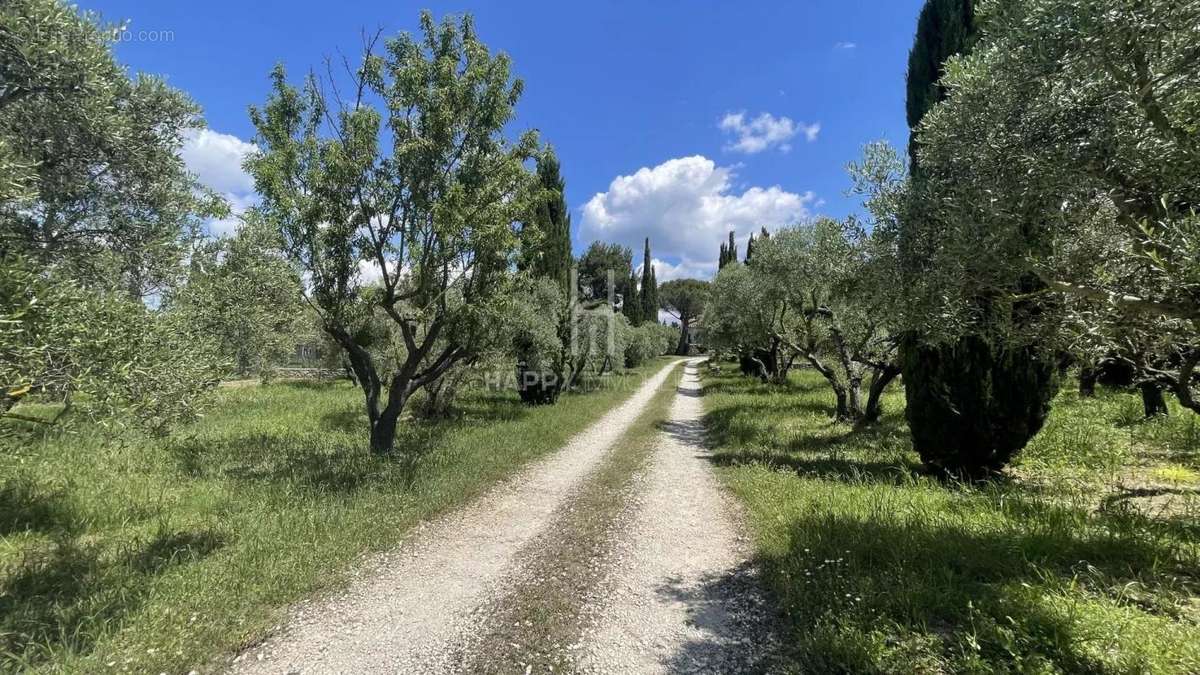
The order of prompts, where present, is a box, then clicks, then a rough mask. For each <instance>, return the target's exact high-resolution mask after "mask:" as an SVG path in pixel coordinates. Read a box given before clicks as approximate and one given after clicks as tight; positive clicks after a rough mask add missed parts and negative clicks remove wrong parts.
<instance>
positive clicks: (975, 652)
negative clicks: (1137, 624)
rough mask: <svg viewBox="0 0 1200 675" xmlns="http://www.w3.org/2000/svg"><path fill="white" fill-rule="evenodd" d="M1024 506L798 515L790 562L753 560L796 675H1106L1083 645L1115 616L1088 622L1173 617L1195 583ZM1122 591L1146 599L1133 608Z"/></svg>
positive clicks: (1120, 536) (1125, 537)
mask: <svg viewBox="0 0 1200 675" xmlns="http://www.w3.org/2000/svg"><path fill="white" fill-rule="evenodd" d="M1022 499H1023V498H1021V497H1016V496H1009V497H1007V498H1006V500H1007V501H1008V502H1012V501H1013V500H1016V501H1017V502H1019V504H1018V506H1017V509H1016V512H1013V511H1010V510H1006V509H1008V505H1005V503H1004V501H1002V500H999V499H993V498H992V497H991V496H987V495H977V496H975V497H974V498H971V499H970V500H969V502H968V503H967V504H958V505H957V506H956V509H955V510H951V511H949V512H947V511H946V510H945V509H944V507H942V508H939V509H937V511H938V513H936V514H935V513H933V512H932V511H930V512H922V511H920V510H914V509H911V508H906V507H908V506H909V505H910V504H911V503H909V502H905V501H903V500H897V501H896V502H895V503H894V504H893V503H884V504H883V505H882V506H881V507H880V509H881V510H880V511H879V512H875V513H864V512H860V511H859V510H857V509H853V508H851V509H846V510H842V508H840V507H839V505H837V504H836V503H834V504H833V505H832V506H830V507H828V508H821V507H816V508H814V509H812V510H804V511H800V512H798V517H795V518H793V519H792V520H791V521H790V522H789V523H788V524H787V525H781V526H780V527H785V528H786V530H787V532H788V533H789V534H788V536H786V537H784V538H782V539H779V538H777V539H778V540H781V541H788V542H789V543H788V546H787V548H786V550H785V551H782V552H780V553H777V554H775V555H768V556H765V557H764V558H763V559H762V560H761V564H762V565H763V567H764V570H765V571H766V574H765V576H766V580H767V584H768V586H769V587H770V588H771V589H772V590H773V591H774V594H775V596H776V597H778V598H780V602H781V609H782V610H783V611H784V612H785V614H786V615H787V616H788V617H789V619H788V623H789V635H786V636H784V638H783V642H784V643H785V644H787V645H790V646H791V647H793V648H794V653H793V654H792V655H791V659H790V660H791V661H792V662H793V663H794V664H796V665H797V666H798V667H799V669H800V670H801V671H804V672H880V671H887V672H893V671H896V670H898V669H899V670H929V669H932V670H939V671H951V672H955V671H961V670H979V669H980V668H982V669H983V670H991V669H999V670H1008V667H1009V666H1011V664H1013V663H1018V662H1023V663H1026V664H1027V665H1030V666H1033V665H1034V664H1037V663H1043V664H1044V663H1051V664H1054V665H1055V666H1056V668H1055V669H1057V670H1062V671H1066V672H1108V671H1109V670H1110V669H1111V668H1112V665H1111V663H1106V662H1105V661H1104V656H1102V655H1098V652H1099V653H1102V652H1103V651H1104V650H1092V649H1089V648H1088V647H1089V646H1090V645H1093V644H1094V643H1095V641H1096V635H1095V626H1096V625H1098V624H1097V622H1100V623H1101V624H1103V623H1106V622H1107V621H1108V620H1110V619H1111V618H1112V617H1114V616H1115V615H1096V614H1090V615H1089V612H1101V611H1104V610H1102V609H1099V608H1100V607H1101V606H1109V607H1111V603H1118V604H1122V605H1124V606H1125V607H1127V608H1130V609H1132V610H1133V611H1135V612H1136V611H1139V610H1140V611H1142V612H1145V613H1147V614H1156V613H1157V614H1160V615H1162V614H1169V611H1168V610H1167V608H1169V607H1173V606H1174V602H1173V599H1174V595H1173V594H1175V593H1177V592H1178V588H1179V587H1178V584H1179V583H1180V580H1181V579H1183V580H1186V583H1188V584H1195V583H1197V582H1198V581H1200V579H1198V578H1197V574H1198V572H1197V570H1196V568H1195V563H1196V561H1195V560H1192V559H1190V558H1189V557H1187V556H1185V555H1183V554H1181V552H1180V549H1179V548H1178V546H1177V545H1176V544H1175V543H1173V542H1172V541H1170V540H1169V539H1166V538H1161V537H1155V536H1147V534H1148V533H1147V531H1146V530H1145V529H1141V528H1131V527H1129V526H1128V524H1127V523H1120V522H1114V521H1113V520H1112V519H1110V518H1107V517H1106V516H1103V515H1095V514H1088V513H1086V512H1084V511H1080V510H1076V509H1070V508H1067V507H1063V506H1061V505H1055V504H1052V503H1049V502H1047V501H1043V500H1037V501H1024V502H1023V503H1020V502H1022ZM1001 514H1004V515H1003V516H1002V515H1001ZM1131 584H1132V585H1134V587H1135V588H1137V589H1139V592H1140V593H1143V594H1145V595H1146V596H1147V597H1149V598H1151V599H1150V600H1147V599H1145V598H1142V599H1140V600H1139V601H1137V602H1136V604H1135V603H1134V602H1133V601H1130V600H1128V599H1127V597H1126V592H1127V590H1128V588H1130V587H1131ZM1193 587H1194V586H1193ZM1159 595H1161V596H1162V600H1161V602H1160V601H1158V600H1154V598H1156V597H1158V596H1159ZM1064 596H1065V597H1064ZM1097 597H1104V598H1105V599H1106V600H1105V601H1104V602H1103V603H1101V602H1099V601H1098V600H1096V598H1097ZM1059 598H1063V599H1061V600H1059ZM1089 599H1091V600H1092V601H1095V602H1096V604H1095V605H1093V606H1091V607H1089V606H1087V602H1088V600H1089ZM1080 602H1082V603H1083V605H1082V606H1081V605H1077V604H1075V603H1080ZM1064 604H1065V605H1066V606H1069V607H1073V609H1071V610H1069V611H1066V610H1064V609H1063V607H1064ZM1159 608H1161V609H1162V611H1161V612H1160V611H1159ZM1123 620H1127V619H1123ZM1147 627H1148V628H1150V629H1155V628H1154V627H1153V626H1147ZM1122 632H1124V629H1123V630H1122ZM1133 639H1136V638H1133ZM1124 646H1125V647H1128V646H1131V645H1129V644H1126V645H1124ZM1110 656H1111V655H1110ZM958 659H964V660H962V661H958ZM973 659H978V660H973ZM980 661H982V663H980ZM1035 669H1036V668H1035ZM1143 669H1144V668H1141V667H1135V668H1134V670H1143Z"/></svg>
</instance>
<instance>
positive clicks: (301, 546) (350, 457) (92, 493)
mask: <svg viewBox="0 0 1200 675" xmlns="http://www.w3.org/2000/svg"><path fill="white" fill-rule="evenodd" d="M668 362H669V361H668V360H666V359H660V360H656V361H654V362H652V363H649V364H647V365H646V366H644V367H642V368H640V369H638V370H636V371H632V372H630V373H627V374H624V375H620V376H614V378H612V379H610V380H608V382H607V384H608V385H609V386H605V387H603V388H599V389H597V390H595V391H592V392H590V393H586V394H580V395H571V396H565V397H563V399H562V400H561V401H560V402H559V404H558V405H556V406H553V407H539V408H529V407H525V406H522V405H521V404H520V403H519V402H518V401H517V400H516V397H515V395H513V394H512V393H510V392H496V391H486V390H472V391H470V392H468V393H466V394H465V395H464V398H463V399H462V400H461V402H460V410H461V415H459V416H458V417H455V418H453V419H449V420H443V421H438V422H412V423H409V424H405V425H404V426H403V429H402V431H401V432H400V433H401V436H400V438H399V439H398V440H397V446H398V447H399V448H403V450H404V451H403V452H402V453H399V454H398V456H399V457H405V458H408V459H405V460H401V459H380V458H376V457H372V456H371V455H370V454H369V453H368V452H367V451H366V449H365V446H366V419H365V415H364V413H363V412H362V399H361V394H360V393H359V392H358V391H357V390H356V389H354V388H353V387H352V386H350V385H349V384H347V383H330V384H317V383H281V384H276V385H270V386H264V387H248V388H236V389H222V390H221V391H219V392H218V398H219V401H218V405H217V406H216V408H215V409H214V410H213V411H212V412H211V413H210V414H209V415H208V417H206V418H205V419H204V420H202V421H201V422H200V423H198V424H196V425H193V426H191V427H189V428H186V429H181V430H180V431H179V432H178V433H176V434H175V435H174V436H173V437H172V438H170V439H166V440H152V439H147V438H142V437H137V436H132V435H123V436H119V437H117V438H114V437H113V436H112V435H111V434H105V433H103V432H102V431H101V430H97V429H86V428H82V427H76V428H74V429H66V430H63V431H60V432H57V433H55V434H54V435H51V436H45V437H40V438H36V439H29V440H28V441H27V442H26V443H25V445H24V447H22V448H20V449H19V450H18V451H16V452H14V453H6V454H3V455H0V476H3V478H2V479H0V671H3V670H23V669H32V670H45V671H69V672H105V671H128V672H160V671H170V672H187V671H188V670H189V669H190V668H191V667H194V666H196V665H198V664H205V663H208V664H216V663H217V661H213V660H212V659H214V658H215V657H217V656H219V655H220V654H222V653H228V652H229V651H230V650H233V649H235V648H236V647H238V646H239V645H240V644H244V643H246V642H247V641H250V640H253V639H254V638H255V637H256V636H258V635H260V634H261V633H262V632H263V631H264V630H265V629H266V628H268V627H269V626H270V625H271V623H272V622H273V621H275V620H277V619H278V618H279V616H280V609H281V608H282V607H284V606H286V605H287V604H288V603H290V602H292V601H295V600H297V599H299V598H301V597H303V596H304V595H306V594H308V593H311V592H314V591H318V590H321V589H323V588H327V587H329V586H330V585H333V584H338V583H341V578H340V577H339V575H338V573H339V571H341V570H345V569H346V568H347V567H348V566H349V565H350V564H351V563H353V562H354V561H355V560H356V559H358V558H359V557H360V556H361V555H362V554H364V553H368V552H371V551H377V550H383V549H386V548H388V547H390V546H393V545H394V544H395V543H396V542H397V541H398V540H399V539H400V538H401V537H402V536H403V534H404V533H405V532H406V531H407V530H409V529H410V528H411V527H412V526H413V525H415V524H416V523H418V522H419V521H421V520H422V519H425V518H429V517H431V516H433V515H436V514H437V513H439V512H442V511H444V510H445V509H448V508H451V507H453V506H456V505H458V504H461V503H464V502H465V501H467V500H470V499H471V498H473V497H475V496H477V495H479V494H480V493H481V492H482V491H483V490H485V489H486V488H487V487H488V486H490V485H491V484H493V483H495V482H496V481H497V480H500V479H502V478H504V477H506V476H509V475H511V474H512V473H513V472H514V471H516V470H517V469H518V468H520V467H521V466H522V465H524V464H525V463H527V462H528V461H530V460H532V459H535V458H537V457H539V456H542V455H544V454H546V453H547V452H550V451H552V450H554V449H556V448H558V447H560V446H561V445H562V444H563V443H565V442H566V441H567V440H568V439H569V438H570V437H571V436H572V435H573V434H575V433H577V432H579V431H581V430H583V429H584V428H585V427H586V426H587V425H589V424H590V423H592V422H594V421H596V420H597V419H599V418H600V417H601V416H602V415H603V414H604V413H605V412H606V411H607V410H609V409H611V408H612V407H613V406H614V405H616V404H617V403H619V402H620V401H622V400H624V399H625V398H627V397H628V396H629V395H630V394H631V393H632V392H633V391H634V390H635V389H636V387H637V385H638V384H640V383H641V382H642V381H644V380H645V378H646V377H648V376H649V375H651V374H653V373H654V372H657V371H658V369H660V368H661V367H662V366H663V365H665V364H666V363H668Z"/></svg>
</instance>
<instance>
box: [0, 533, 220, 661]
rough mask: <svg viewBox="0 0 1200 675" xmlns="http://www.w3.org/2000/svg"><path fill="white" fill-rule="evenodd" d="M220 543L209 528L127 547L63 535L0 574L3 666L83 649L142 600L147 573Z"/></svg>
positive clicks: (197, 555) (199, 556)
mask: <svg viewBox="0 0 1200 675" xmlns="http://www.w3.org/2000/svg"><path fill="white" fill-rule="evenodd" d="M223 545H224V538H223V536H222V535H220V534H219V533H217V532H214V531H211V530H204V531H196V532H163V533H160V534H158V535H157V536H155V537H154V538H152V539H151V540H150V541H148V542H144V543H143V544H141V545H139V546H137V547H135V548H134V549H133V550H131V551H129V552H126V553H119V552H111V551H107V552H106V551H105V550H104V548H102V547H101V546H100V545H99V544H97V543H95V542H91V543H80V541H78V540H76V539H72V538H61V539H59V540H57V541H55V542H54V543H53V544H51V545H50V546H48V547H46V548H43V549H42V550H37V551H32V552H29V553H27V554H26V555H25V556H24V557H23V558H22V559H21V560H20V562H18V563H16V564H14V565H12V566H10V567H9V568H7V569H4V570H3V571H2V574H3V576H0V671H6V672H8V669H9V668H11V669H12V670H13V671H20V670H24V669H26V668H30V667H36V666H37V665H38V664H41V663H44V662H47V661H50V660H53V659H54V658H55V657H56V655H57V654H61V653H62V652H64V651H66V652H72V653H78V654H86V653H88V652H90V651H91V650H92V648H93V647H94V645H95V643H96V642H97V641H98V640H99V639H101V638H102V637H103V636H104V635H106V634H108V633H110V632H112V631H113V630H116V629H117V628H118V627H119V625H120V623H121V622H122V620H123V619H124V617H125V616H126V615H128V614H129V613H131V612H134V611H136V610H137V609H138V608H139V607H141V605H142V603H143V602H144V600H145V597H146V594H147V593H148V592H149V590H150V582H151V579H152V578H153V577H154V576H156V575H158V574H162V573H164V572H166V571H167V570H168V569H171V568H173V567H175V566H177V565H182V564H186V563H190V562H195V561H198V560H200V559H202V558H203V557H205V556H207V555H209V554H211V553H213V552H214V551H216V550H218V549H219V548H221V547H222V546H223Z"/></svg>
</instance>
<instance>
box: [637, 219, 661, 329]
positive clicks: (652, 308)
mask: <svg viewBox="0 0 1200 675" xmlns="http://www.w3.org/2000/svg"><path fill="white" fill-rule="evenodd" d="M641 314H642V321H653V322H655V323H658V286H657V285H656V284H655V281H654V259H653V258H651V257H650V237H646V248H645V249H644V251H643V252H642V313H641Z"/></svg>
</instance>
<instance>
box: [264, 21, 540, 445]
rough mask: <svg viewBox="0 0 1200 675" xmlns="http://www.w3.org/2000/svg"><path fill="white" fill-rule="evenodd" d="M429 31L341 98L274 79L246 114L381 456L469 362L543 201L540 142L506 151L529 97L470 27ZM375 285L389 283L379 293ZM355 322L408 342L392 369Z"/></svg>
mask: <svg viewBox="0 0 1200 675" xmlns="http://www.w3.org/2000/svg"><path fill="white" fill-rule="evenodd" d="M421 26H422V33H423V34H422V36H420V37H414V36H412V35H408V34H403V35H400V36H399V37H396V38H393V39H389V40H386V41H385V43H384V45H383V46H382V49H380V48H379V46H378V45H377V43H376V41H375V40H372V41H370V42H369V43H368V44H367V45H366V47H365V49H364V55H363V59H362V63H361V65H360V66H359V67H358V69H357V70H356V71H354V72H353V73H350V74H349V79H350V80H351V81H350V84H349V86H348V87H345V88H343V87H341V86H338V85H337V84H336V83H335V82H327V83H325V84H324V85H322V83H321V82H319V81H318V80H317V78H315V77H312V76H310V77H309V78H308V79H307V80H306V82H305V83H304V84H303V85H302V86H301V87H299V88H297V87H294V86H292V85H290V84H288V82H287V79H286V77H285V74H284V71H283V68H282V67H278V68H277V69H276V70H275V72H274V75H273V81H274V92H273V94H272V95H271V97H270V99H269V100H268V101H267V103H266V105H265V106H264V107H263V108H261V109H258V108H256V109H253V110H252V114H251V116H252V120H253V122H254V125H255V127H256V128H257V130H258V145H259V147H260V149H261V152H260V153H259V154H257V155H256V156H252V157H251V158H250V159H248V160H247V168H248V169H249V171H250V173H251V174H252V175H253V176H254V178H255V184H256V186H257V188H258V191H259V193H260V194H261V195H262V198H263V209H264V213H265V214H266V216H267V217H268V218H269V219H270V220H271V221H272V222H274V223H275V224H276V225H277V226H278V228H279V230H280V233H281V234H282V236H283V239H284V250H285V251H286V254H287V256H288V259H289V260H291V261H292V263H293V264H295V265H296V266H297V267H298V269H300V270H302V272H303V274H304V275H305V277H306V280H307V283H308V284H309V290H308V293H307V295H308V298H309V300H310V301H311V303H312V304H313V306H314V307H315V308H316V309H317V311H318V312H319V313H320V314H321V317H322V327H323V329H324V330H325V331H326V332H327V333H328V334H329V335H330V336H331V337H332V338H333V339H334V340H335V341H336V342H337V344H338V345H339V346H340V347H341V348H342V349H343V350H344V351H345V352H346V355H347V357H348V360H349V362H350V366H351V369H352V370H353V371H354V373H355V377H356V379H357V381H358V384H359V386H360V387H361V388H362V390H363V394H364V397H365V400H366V409H367V416H368V418H369V420H370V445H371V448H372V450H374V451H375V452H377V453H385V452H389V451H391V449H392V445H393V440H394V438H395V431H396V424H397V421H398V420H399V418H400V413H401V412H402V411H403V409H404V406H405V404H406V403H407V402H408V400H409V398H410V397H411V396H412V394H413V392H415V391H416V390H417V389H419V388H421V387H422V386H423V385H425V384H426V383H428V382H430V381H432V380H434V379H436V378H438V377H440V376H441V375H442V374H443V373H445V372H446V371H447V370H448V369H450V368H451V367H453V366H454V365H455V364H457V363H460V362H462V361H464V360H466V359H469V358H471V357H472V355H473V352H474V350H475V347H474V345H475V343H476V342H477V341H478V340H480V339H482V337H484V336H486V334H487V332H488V331H489V330H490V329H489V324H491V323H493V322H494V321H496V320H497V319H498V317H497V316H496V313H495V305H494V302H495V301H496V300H497V299H498V298H502V297H503V296H504V294H505V293H506V292H507V291H508V287H509V285H510V281H511V277H512V272H511V270H512V269H513V268H514V267H515V263H516V261H515V253H516V250H517V246H516V243H517V228H516V227H515V226H514V223H516V222H517V221H519V220H521V219H522V217H524V216H526V215H527V214H528V209H529V202H530V196H531V194H533V193H534V192H535V191H534V189H533V181H532V175H531V173H530V172H529V171H528V169H527V168H526V166H525V162H526V160H529V159H531V158H532V157H534V156H535V153H536V150H537V148H536V138H535V136H534V135H533V134H525V135H523V136H521V137H520V139H519V140H517V141H516V142H515V143H514V142H510V141H509V140H506V138H505V136H504V135H503V129H504V126H505V125H506V124H507V123H508V122H509V121H511V120H512V118H513V114H514V106H515V104H516V102H517V99H518V98H519V96H520V93H521V88H522V85H521V83H520V81H519V80H518V81H514V80H512V78H511V76H510V73H509V71H510V63H509V59H508V57H507V56H505V55H503V54H499V55H495V56H493V55H492V54H490V53H489V52H488V49H487V48H486V46H484V44H483V43H482V42H480V40H479V38H478V37H477V35H476V33H475V28H474V26H473V24H472V21H471V19H470V17H469V16H468V17H464V18H462V19H460V20H457V21H456V20H453V19H449V18H448V19H446V20H444V21H443V22H441V23H440V24H435V23H434V21H433V19H432V17H431V16H430V15H429V14H428V13H425V14H422V16H421ZM327 90H328V91H327ZM340 92H346V94H347V95H346V96H342V95H341V93H340ZM364 269H373V270H374V273H375V274H377V275H378V276H379V280H378V284H377V287H375V288H373V289H372V292H370V293H364V292H363V282H362V278H361V273H362V270H364ZM450 290H454V292H455V298H457V300H455V301H452V299H451V298H450V297H449V294H448V291H450ZM359 315H369V316H376V315H380V316H383V317H385V318H386V320H387V321H388V322H389V323H390V324H391V326H392V327H393V329H394V330H395V332H396V333H397V334H398V335H399V338H400V341H401V343H402V346H403V351H402V353H401V354H400V355H399V356H398V358H397V361H396V367H395V368H394V369H387V370H381V368H380V367H379V366H380V364H379V363H377V361H376V360H375V358H374V357H373V356H372V354H371V353H370V351H369V350H367V349H364V348H363V347H362V346H361V345H360V344H359V343H358V342H356V341H355V339H354V336H353V334H352V332H351V330H352V328H353V326H354V323H355V321H356V316H359ZM435 352H436V353H435Z"/></svg>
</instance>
